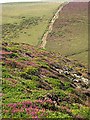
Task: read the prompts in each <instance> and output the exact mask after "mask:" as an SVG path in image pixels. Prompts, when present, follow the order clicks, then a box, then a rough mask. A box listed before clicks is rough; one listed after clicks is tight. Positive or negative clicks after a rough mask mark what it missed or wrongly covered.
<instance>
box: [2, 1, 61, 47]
mask: <svg viewBox="0 0 90 120" xmlns="http://www.w3.org/2000/svg"><path fill="white" fill-rule="evenodd" d="M59 5H60V3H13V4H3V6H2V8H3V13H2V20H3V23H2V24H3V26H5V25H7V24H10V25H7V27H6V29H7V30H6V29H5V28H3V40H9V41H14V42H20V43H28V44H31V45H34V46H36V45H38V43H40V41H41V38H42V35H43V34H44V32H45V30H46V29H47V26H48V24H49V21H50V19H51V18H52V16H53V15H54V13H55V11H56V10H57V8H58V7H59ZM32 20H33V21H32ZM30 21H31V22H32V23H31V24H30V25H27V24H28V23H29V22H30ZM35 21H36V23H35ZM12 25H14V26H15V27H14V28H13V27H12V28H11V26H12ZM26 26H27V28H26ZM8 29H9V30H8ZM11 29H12V30H11Z"/></svg>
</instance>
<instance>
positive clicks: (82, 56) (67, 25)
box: [46, 2, 88, 64]
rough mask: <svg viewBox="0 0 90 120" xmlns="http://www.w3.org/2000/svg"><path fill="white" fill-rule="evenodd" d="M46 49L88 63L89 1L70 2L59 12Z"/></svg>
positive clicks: (48, 37)
mask: <svg viewBox="0 0 90 120" xmlns="http://www.w3.org/2000/svg"><path fill="white" fill-rule="evenodd" d="M46 41H47V44H46V49H47V50H48V51H53V52H60V53H61V54H62V55H64V56H68V57H69V58H71V59H74V60H78V61H80V62H82V63H84V64H88V3H87V2H70V3H68V4H67V5H65V6H64V7H63V9H62V10H61V11H60V12H59V18H58V19H57V20H56V21H55V23H54V25H53V28H52V32H50V33H49V34H48V36H47V39H46Z"/></svg>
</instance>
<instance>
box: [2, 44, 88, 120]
mask: <svg viewBox="0 0 90 120" xmlns="http://www.w3.org/2000/svg"><path fill="white" fill-rule="evenodd" d="M0 54H1V52H0ZM2 55H3V61H0V63H2V65H3V66H2V72H3V74H2V75H3V86H2V87H3V88H2V90H3V97H2V98H3V99H2V102H3V118H11V117H12V118H14V117H16V118H20V117H22V118H28V117H33V114H34V117H35V116H38V117H49V118H64V119H65V118H66V119H67V118H68V117H69V118H72V117H74V118H77V117H79V118H87V119H88V118H90V114H89V107H88V103H87V95H88V94H86V93H85V92H84V91H87V88H88V87H89V86H88V85H87V84H86V83H85V82H83V81H81V79H82V77H84V78H85V79H86V78H88V77H89V76H88V75H87V69H86V67H85V66H84V65H82V64H79V63H77V62H75V61H70V60H69V59H67V58H64V57H62V56H60V55H59V54H54V53H49V52H47V51H44V50H42V49H36V48H34V47H32V46H30V45H26V44H16V43H10V42H9V43H7V42H4V43H3V51H2ZM58 70H60V71H62V72H59V71H58ZM75 73H76V74H77V75H80V76H81V78H80V79H78V78H76V77H75V76H74V75H75ZM76 79H77V80H79V82H74V80H76ZM80 81H81V82H80ZM78 86H79V87H78ZM77 87H78V88H77ZM36 100H37V101H36ZM39 100H41V102H39ZM48 100H49V101H48ZM14 103H16V104H14ZM33 105H34V107H33ZM31 110H32V112H34V113H32V112H30V111H31ZM35 110H36V112H35ZM40 111H41V113H43V114H42V116H41V113H40ZM37 114H38V115H37Z"/></svg>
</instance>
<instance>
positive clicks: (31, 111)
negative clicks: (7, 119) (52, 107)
mask: <svg viewBox="0 0 90 120" xmlns="http://www.w3.org/2000/svg"><path fill="white" fill-rule="evenodd" d="M52 103H53V102H52V100H36V101H34V102H31V101H29V100H28V101H23V102H18V103H10V104H7V105H6V106H4V109H3V114H6V115H7V114H8V113H10V114H12V116H13V117H14V116H15V114H19V113H26V115H27V116H30V117H31V118H40V117H45V115H46V110H45V108H43V105H44V104H52ZM40 106H41V107H40Z"/></svg>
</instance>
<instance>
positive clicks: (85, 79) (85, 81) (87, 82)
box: [81, 77, 89, 85]
mask: <svg viewBox="0 0 90 120" xmlns="http://www.w3.org/2000/svg"><path fill="white" fill-rule="evenodd" d="M81 80H82V81H83V82H84V83H85V84H86V85H88V84H89V81H88V79H87V78H84V77H82V78H81Z"/></svg>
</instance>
